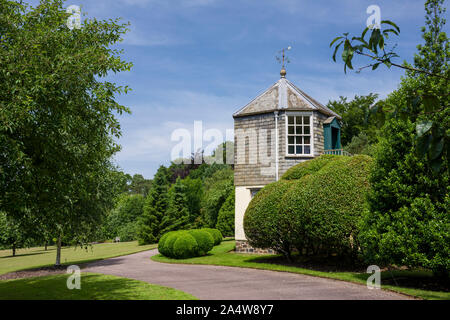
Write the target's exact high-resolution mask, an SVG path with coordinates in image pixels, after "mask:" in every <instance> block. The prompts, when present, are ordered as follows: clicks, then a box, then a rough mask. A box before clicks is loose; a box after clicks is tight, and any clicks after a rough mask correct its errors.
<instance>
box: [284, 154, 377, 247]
mask: <svg viewBox="0 0 450 320" xmlns="http://www.w3.org/2000/svg"><path fill="white" fill-rule="evenodd" d="M312 161H314V160H312ZM371 163H372V161H371V158H369V157H367V156H362V155H360V156H354V157H338V158H335V159H333V160H332V161H330V162H329V163H328V165H326V166H324V167H322V168H321V169H320V170H319V171H317V172H316V173H314V174H311V175H308V176H305V177H304V178H302V179H299V180H298V181H296V182H295V184H294V185H293V186H292V188H291V189H289V190H288V191H287V192H286V193H285V194H284V196H283V198H282V200H281V201H282V204H281V207H280V211H282V212H283V213H285V214H286V215H287V216H288V217H290V220H291V224H292V228H293V233H294V234H295V242H294V245H295V247H296V248H297V250H298V251H299V252H304V251H305V252H310V253H313V254H330V253H337V254H339V255H349V254H351V253H353V254H354V255H355V254H356V252H357V250H358V243H357V237H358V224H359V222H360V220H361V218H362V213H363V211H364V209H365V208H366V202H365V197H366V193H367V191H368V189H369V184H368V177H369V172H370V169H371Z"/></svg>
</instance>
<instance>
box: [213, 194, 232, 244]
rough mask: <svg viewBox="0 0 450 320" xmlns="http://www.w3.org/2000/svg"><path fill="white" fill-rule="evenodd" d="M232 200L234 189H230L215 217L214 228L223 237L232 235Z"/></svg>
mask: <svg viewBox="0 0 450 320" xmlns="http://www.w3.org/2000/svg"><path fill="white" fill-rule="evenodd" d="M234 200H235V195H234V191H232V192H231V194H230V195H229V196H228V198H227V200H225V202H224V204H223V205H222V207H221V208H220V210H219V216H218V218H217V224H216V228H217V229H218V230H219V231H220V232H221V233H222V235H224V236H225V237H232V236H234Z"/></svg>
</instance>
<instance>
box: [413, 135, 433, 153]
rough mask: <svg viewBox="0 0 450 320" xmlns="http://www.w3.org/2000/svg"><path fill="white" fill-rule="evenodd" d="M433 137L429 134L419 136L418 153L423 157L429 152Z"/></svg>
mask: <svg viewBox="0 0 450 320" xmlns="http://www.w3.org/2000/svg"><path fill="white" fill-rule="evenodd" d="M431 138H432V136H431V135H429V134H427V135H422V136H419V137H418V138H417V153H418V155H419V156H421V157H423V156H424V155H425V154H426V153H427V152H428V150H429V149H430V142H431Z"/></svg>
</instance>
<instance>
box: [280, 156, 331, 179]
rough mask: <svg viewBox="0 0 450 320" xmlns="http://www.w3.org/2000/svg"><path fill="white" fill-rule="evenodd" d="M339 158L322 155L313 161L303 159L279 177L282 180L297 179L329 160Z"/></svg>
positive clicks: (312, 171)
mask: <svg viewBox="0 0 450 320" xmlns="http://www.w3.org/2000/svg"><path fill="white" fill-rule="evenodd" d="M336 159H340V157H339V156H335V155H323V156H321V157H319V158H316V159H314V161H304V162H301V163H299V164H298V165H296V166H293V167H291V168H289V169H288V170H287V171H286V172H285V173H284V175H283V176H282V177H281V179H282V180H298V179H301V178H303V177H304V176H306V175H309V174H314V173H316V172H317V171H319V170H320V169H322V168H323V167H324V166H326V165H327V164H329V163H330V161H331V160H336Z"/></svg>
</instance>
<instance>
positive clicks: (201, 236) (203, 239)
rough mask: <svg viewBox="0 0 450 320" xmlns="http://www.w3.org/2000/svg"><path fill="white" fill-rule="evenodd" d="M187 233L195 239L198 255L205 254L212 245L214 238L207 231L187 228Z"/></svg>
mask: <svg viewBox="0 0 450 320" xmlns="http://www.w3.org/2000/svg"><path fill="white" fill-rule="evenodd" d="M188 233H189V234H190V235H191V236H193V237H194V239H195V241H197V244H198V254H199V255H200V256H204V255H206V254H207V253H208V252H209V251H211V249H212V248H213V247H214V238H213V236H212V235H211V234H210V233H209V232H208V231H205V230H198V229H194V230H188Z"/></svg>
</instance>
